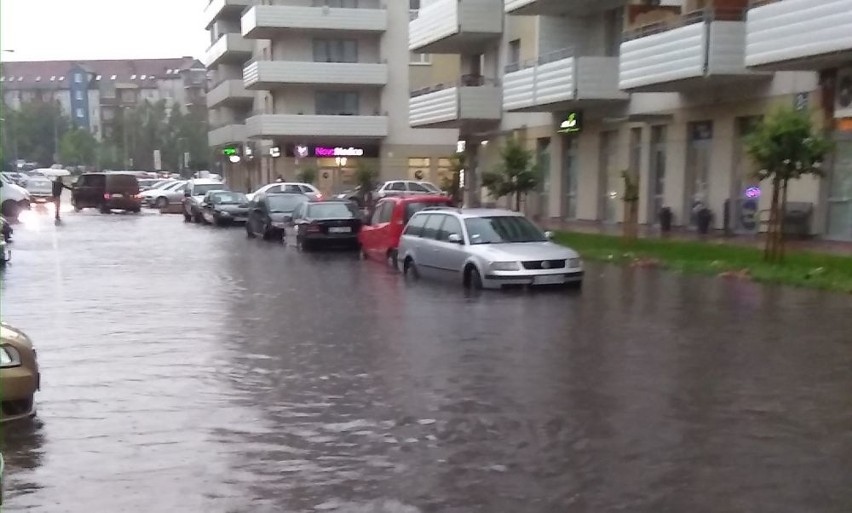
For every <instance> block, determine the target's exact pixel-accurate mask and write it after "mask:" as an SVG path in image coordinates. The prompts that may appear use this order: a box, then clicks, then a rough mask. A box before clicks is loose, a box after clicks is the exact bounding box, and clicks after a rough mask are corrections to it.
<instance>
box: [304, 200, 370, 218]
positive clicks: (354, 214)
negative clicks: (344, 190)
mask: <svg viewBox="0 0 852 513" xmlns="http://www.w3.org/2000/svg"><path fill="white" fill-rule="evenodd" d="M307 208H308V215H310V216H311V218H313V219H358V218H360V217H361V212H359V211H358V210H356V208H355V207H354V206H353V205H351V204H349V203H342V202H341V203H330V202H329V203H325V202H322V203H310V204H308V207H307Z"/></svg>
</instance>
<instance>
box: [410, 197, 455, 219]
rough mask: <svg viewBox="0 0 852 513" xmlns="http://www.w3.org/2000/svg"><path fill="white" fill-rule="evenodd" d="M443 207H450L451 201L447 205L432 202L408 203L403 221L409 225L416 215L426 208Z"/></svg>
mask: <svg viewBox="0 0 852 513" xmlns="http://www.w3.org/2000/svg"><path fill="white" fill-rule="evenodd" d="M442 206H446V207H448V206H450V200H447V201H446V202H445V203H435V202H432V201H430V202H429V203H420V202H417V203H408V204H406V205H405V219H403V222H405V223H407V222H408V221H409V220H410V219H411V217H412V216H413V215H414V214H416V213H417V212H420V211H421V210H423V209H424V208H426V207H442Z"/></svg>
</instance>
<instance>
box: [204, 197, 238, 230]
mask: <svg viewBox="0 0 852 513" xmlns="http://www.w3.org/2000/svg"><path fill="white" fill-rule="evenodd" d="M248 211H249V207H248V198H246V195H245V194H243V193H241V192H231V191H210V192H208V193H207V194H206V195H205V196H204V201H202V202H201V218H202V219H204V222H206V223H210V224H212V225H216V226H225V225H229V224H234V223H245V222H246V220H247V219H248Z"/></svg>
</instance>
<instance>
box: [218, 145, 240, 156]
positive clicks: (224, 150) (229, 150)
mask: <svg viewBox="0 0 852 513" xmlns="http://www.w3.org/2000/svg"><path fill="white" fill-rule="evenodd" d="M238 154H239V152H238V151H237V149H236V148H234V147H232V146H229V147H227V148H222V155H224V156H226V157H231V156H233V155H238Z"/></svg>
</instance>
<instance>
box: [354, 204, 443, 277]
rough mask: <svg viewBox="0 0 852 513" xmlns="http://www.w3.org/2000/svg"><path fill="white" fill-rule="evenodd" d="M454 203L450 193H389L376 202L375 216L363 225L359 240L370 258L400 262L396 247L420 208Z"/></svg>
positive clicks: (365, 253)
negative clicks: (397, 258)
mask: <svg viewBox="0 0 852 513" xmlns="http://www.w3.org/2000/svg"><path fill="white" fill-rule="evenodd" d="M442 206H452V201H451V199H450V198H448V197H446V196H438V195H434V196H433V195H416V196H389V197H387V198H384V199H382V200H379V202H378V203H376V206H375V209H374V210H373V216H372V217H371V219H370V221H369V223H368V224H366V225H365V226H364V227H362V228H361V233H359V234H358V241H359V242H360V243H361V250H362V251H363V252H364V255H365V256H367V257H368V258H372V259H375V260H379V261H385V262H387V261H388V259H390V260H391V262H392V263H393V264H396V248H397V246H399V238H400V236H401V235H402V229H403V228H405V225H406V223H408V220H409V219H411V216H413V215H414V214H415V213H416V212H418V211H420V210H423V209H424V208H426V207H442Z"/></svg>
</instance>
